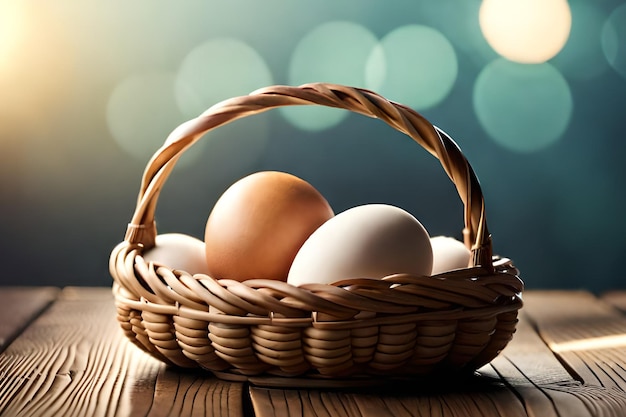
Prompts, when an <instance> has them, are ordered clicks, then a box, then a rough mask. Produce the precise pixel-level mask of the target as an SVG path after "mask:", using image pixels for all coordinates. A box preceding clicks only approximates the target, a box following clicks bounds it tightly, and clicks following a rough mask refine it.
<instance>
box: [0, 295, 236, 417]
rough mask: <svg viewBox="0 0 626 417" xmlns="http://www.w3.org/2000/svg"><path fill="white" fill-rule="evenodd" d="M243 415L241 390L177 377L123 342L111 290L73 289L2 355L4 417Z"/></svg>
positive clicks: (192, 376)
mask: <svg viewBox="0 0 626 417" xmlns="http://www.w3.org/2000/svg"><path fill="white" fill-rule="evenodd" d="M60 415H62V416H67V417H71V416H87V415H88V416H94V417H97V416H107V417H108V416H133V417H134V416H166V415H167V416H177V415H191V416H205V415H206V416H226V415H228V416H242V415H243V404H242V384H241V383H231V382H224V381H218V380H216V378H214V377H211V376H207V374H205V373H193V372H187V373H184V372H178V371H173V370H170V369H168V368H167V367H166V366H165V365H164V364H163V363H161V362H159V361H157V360H156V359H153V358H152V357H150V356H149V355H147V354H145V353H144V352H142V351H140V350H139V349H138V348H137V347H135V346H134V345H132V344H131V343H130V342H129V341H127V340H126V338H125V337H124V336H123V334H122V332H121V330H120V329H119V325H118V323H117V321H116V319H115V307H114V303H113V298H112V296H111V291H110V289H108V288H90V289H88V288H85V289H82V288H70V289H66V290H64V291H63V293H62V294H61V296H60V297H59V300H58V301H57V302H56V303H54V304H53V305H52V306H51V307H50V308H49V309H48V310H47V311H46V312H45V313H44V314H42V315H41V316H40V317H39V318H38V319H37V320H36V321H34V322H33V323H32V324H31V325H30V326H29V327H28V328H27V329H26V330H25V331H24V332H23V333H22V334H21V335H20V336H19V337H18V338H17V339H15V341H14V342H13V343H12V344H11V345H9V346H8V347H7V349H6V350H5V351H4V352H3V353H2V354H0V416H11V417H19V416H42V417H43V416H60Z"/></svg>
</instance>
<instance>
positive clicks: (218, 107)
mask: <svg viewBox="0 0 626 417" xmlns="http://www.w3.org/2000/svg"><path fill="white" fill-rule="evenodd" d="M292 105H322V106H327V107H336V108H342V109H346V110H350V111H353V112H355V113H359V114H362V115H365V116H368V117H372V118H378V119H381V120H383V121H384V122H386V123H387V124H389V125H390V126H391V127H393V128H395V129H396V130H398V131H400V132H403V133H405V134H406V135H408V136H409V137H411V138H412V139H413V140H415V142H417V143H418V144H420V145H421V146H422V147H423V148H425V149H426V150H427V151H428V152H429V153H431V154H432V155H433V156H435V157H436V158H437V159H438V160H439V161H440V163H441V165H442V166H443V169H444V170H445V172H446V173H447V174H448V177H450V179H451V180H452V182H453V183H454V184H455V186H456V189H457V192H458V194H459V197H460V198H461V200H462V202H463V204H464V208H465V212H464V221H465V228H464V229H463V235H464V240H465V245H466V246H467V247H468V248H469V249H471V251H472V254H473V255H472V259H471V260H470V265H469V266H482V267H484V268H487V269H489V270H492V269H493V261H492V244H491V236H490V235H489V232H488V230H487V223H486V219H485V203H484V199H483V194H482V191H481V189H480V184H479V181H478V179H477V177H476V175H475V173H474V171H473V169H472V167H471V166H470V164H469V162H468V160H467V159H466V158H465V156H464V155H463V153H462V152H461V150H460V149H459V147H458V145H457V144H456V143H455V142H454V141H453V140H452V138H450V137H449V136H448V135H447V134H446V133H445V132H443V131H442V130H441V129H439V128H437V127H435V126H433V125H432V124H431V123H430V122H428V120H426V119H425V118H424V117H423V116H422V115H420V114H419V113H417V112H416V111H414V110H412V109H411V108H409V107H406V106H404V105H402V104H398V103H394V102H391V101H389V100H387V99H385V98H384V97H382V96H380V95H378V94H376V93H374V92H372V91H369V90H365V89H361V88H353V87H347V86H343V85H337V84H327V83H313V84H304V85H302V86H299V87H290V86H270V87H266V88H262V89H260V90H257V91H254V92H252V93H251V94H250V95H247V96H241V97H234V98H231V99H228V100H224V101H222V102H220V103H217V104H215V105H214V106H212V107H210V108H209V109H207V110H206V111H205V112H204V113H202V114H201V115H200V116H198V117H196V118H194V119H191V120H189V121H187V122H185V123H183V124H181V125H180V126H178V127H177V128H176V129H174V131H173V132H172V133H171V134H170V135H169V136H168V137H167V139H166V141H165V143H164V144H163V146H161V148H159V149H158V150H157V151H156V152H155V153H154V155H153V156H152V158H151V159H150V161H149V162H148V164H147V166H146V168H145V170H144V173H143V178H142V182H141V189H140V192H139V196H138V198H137V206H136V209H135V213H134V214H133V217H132V220H131V222H130V223H129V225H128V229H127V232H126V237H125V240H126V241H127V242H130V243H135V244H140V245H142V246H143V247H144V249H147V248H150V247H152V246H154V239H155V237H156V233H157V232H156V226H155V222H154V214H155V209H156V203H157V200H158V197H159V193H160V191H161V188H162V187H163V184H164V183H165V181H166V179H167V177H168V176H169V174H170V173H171V171H172V169H173V168H174V165H175V164H176V162H177V160H178V158H179V157H180V156H181V155H182V154H183V152H184V151H185V150H186V149H187V148H189V147H190V146H191V145H193V144H194V143H195V142H196V141H197V140H199V139H200V138H201V137H202V136H203V135H204V134H205V133H207V132H208V131H210V130H212V129H215V128H217V127H219V126H221V125H224V124H227V123H229V122H232V121H234V120H236V119H239V118H242V117H246V116H250V115H253V114H257V113H262V112H264V111H267V110H270V109H272V108H275V107H282V106H292Z"/></svg>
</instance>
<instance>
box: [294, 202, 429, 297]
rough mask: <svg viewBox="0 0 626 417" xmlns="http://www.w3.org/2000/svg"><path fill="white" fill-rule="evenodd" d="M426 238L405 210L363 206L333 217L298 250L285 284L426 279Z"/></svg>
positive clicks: (386, 206) (420, 227) (427, 255)
mask: <svg viewBox="0 0 626 417" xmlns="http://www.w3.org/2000/svg"><path fill="white" fill-rule="evenodd" d="M432 265H433V255H432V249H431V247H430V237H429V235H428V232H427V231H426V229H425V228H424V226H423V225H422V224H421V223H420V222H419V221H418V220H417V219H416V218H415V217H413V215H411V214H410V213H408V212H407V211H405V210H403V209H401V208H399V207H395V206H392V205H387V204H367V205H362V206H357V207H353V208H351V209H348V210H346V211H343V212H341V213H339V214H337V215H336V216H335V217H333V218H332V219H329V220H328V221H327V222H326V223H324V224H323V225H321V226H320V227H319V228H318V229H317V230H316V231H315V232H313V234H312V235H311V236H310V237H309V238H308V239H307V240H306V242H304V244H303V245H302V248H300V250H299V251H298V254H297V255H296V257H295V259H294V261H293V264H292V265H291V269H290V271H289V276H288V279H287V282H288V283H289V284H292V285H295V286H298V285H303V284H309V283H321V284H331V283H333V282H336V281H339V280H343V279H348V278H383V277H385V276H387V275H391V274H395V273H409V274H415V275H420V276H424V275H430V273H431V269H432Z"/></svg>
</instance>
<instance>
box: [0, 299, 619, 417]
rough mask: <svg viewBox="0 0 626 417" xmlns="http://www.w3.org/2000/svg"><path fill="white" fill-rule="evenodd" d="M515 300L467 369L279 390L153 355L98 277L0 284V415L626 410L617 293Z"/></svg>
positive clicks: (546, 415)
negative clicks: (120, 317) (504, 332)
mask: <svg viewBox="0 0 626 417" xmlns="http://www.w3.org/2000/svg"><path fill="white" fill-rule="evenodd" d="M524 301H525V307H524V308H523V309H522V311H521V320H520V323H519V325H518V330H517V333H516V335H515V337H514V339H513V341H512V342H511V343H510V344H509V346H508V347H507V348H506V349H505V350H504V351H503V352H502V354H501V355H500V356H498V357H497V358H496V359H495V360H494V361H493V362H492V363H491V364H489V365H487V366H485V367H483V368H481V369H480V370H479V375H478V376H476V377H474V378H472V379H470V380H467V381H457V382H454V381H453V382H450V383H441V382H435V381H433V382H432V383H430V382H428V383H417V382H416V383H415V385H411V384H404V385H403V386H393V385H391V386H387V387H385V388H384V389H381V388H378V389H372V388H368V389H355V388H353V389H346V390H329V389H277V388H266V387H259V386H253V385H249V384H244V383H240V382H227V381H222V380H219V379H217V378H215V377H213V376H210V375H207V374H205V373H200V372H190V371H181V370H177V369H171V368H168V367H166V366H165V365H163V364H162V363H160V362H158V361H157V360H155V359H152V358H151V357H149V356H148V355H146V354H144V353H143V352H141V351H140V350H139V349H138V348H136V347H135V346H134V345H132V344H130V343H129V342H127V340H126V339H125V338H124V336H123V335H122V332H121V330H120V329H119V327H118V324H117V322H116V319H115V309H114V304H113V298H112V296H111V293H110V290H109V289H108V288H65V289H62V290H61V289H57V288H12V287H10V288H7V287H0V317H1V319H0V320H1V322H0V352H1V353H0V416H10V417H18V416H64V417H66V416H68V417H69V416H89V417H92V416H133V417H135V416H226V415H228V416H252V415H257V416H361V415H362V416H385V415H390V416H538V417H550V416H562V417H575V416H625V415H626V292H612V293H609V294H605V295H603V296H602V297H595V296H593V295H592V294H589V293H587V292H583V291H576V292H566V291H541V292H540V291H527V292H526V293H525V294H524ZM407 385H408V386H407Z"/></svg>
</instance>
